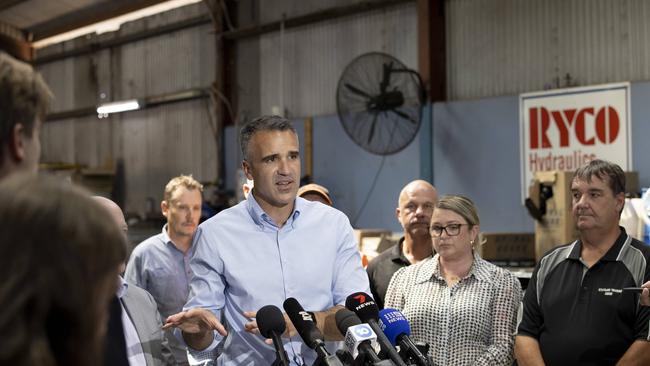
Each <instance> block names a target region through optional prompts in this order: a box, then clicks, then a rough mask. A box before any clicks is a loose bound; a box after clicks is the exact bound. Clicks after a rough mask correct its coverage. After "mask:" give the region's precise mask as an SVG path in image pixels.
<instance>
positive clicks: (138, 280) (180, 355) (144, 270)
mask: <svg viewBox="0 0 650 366" xmlns="http://www.w3.org/2000/svg"><path fill="white" fill-rule="evenodd" d="M192 250H193V247H190V249H189V250H188V251H187V253H183V252H182V251H180V250H178V248H176V246H175V245H174V243H173V242H172V241H171V239H170V238H169V235H168V234H167V225H165V226H164V227H163V228H162V232H161V233H160V234H158V235H154V236H152V237H150V238H149V239H147V240H145V241H143V242H142V243H140V244H138V246H136V247H135V249H133V253H131V257H130V258H129V263H128V264H127V266H126V272H125V273H124V277H125V278H126V280H127V281H128V282H130V283H133V284H135V285H136V286H138V287H141V288H143V289H145V290H147V291H148V292H149V293H150V294H151V296H153V298H154V299H155V300H156V304H157V305H158V312H160V315H161V316H162V317H163V320H164V319H166V318H167V317H168V316H170V315H173V314H176V313H178V312H180V311H181V310H182V309H183V305H185V303H186V302H187V298H188V294H189V292H190V279H191V277H192V270H191V269H190V256H191V254H192ZM165 337H166V338H167V340H168V341H169V346H170V348H171V349H172V352H173V353H174V357H175V358H176V360H179V361H180V362H185V360H186V357H187V351H186V349H185V345H184V344H183V343H182V342H180V341H179V340H178V339H177V338H176V337H175V336H174V335H173V334H172V331H166V332H165Z"/></svg>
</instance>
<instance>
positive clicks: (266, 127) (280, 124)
mask: <svg viewBox="0 0 650 366" xmlns="http://www.w3.org/2000/svg"><path fill="white" fill-rule="evenodd" d="M259 131H291V132H293V133H296V129H295V128H294V127H293V124H292V123H291V121H289V120H288V119H286V118H284V117H280V116H261V117H257V118H255V119H253V120H252V121H250V122H248V123H246V124H245V125H244V126H243V127H242V128H241V130H239V147H240V148H241V154H242V158H243V159H244V160H247V159H248V143H249V142H250V140H251V138H252V137H253V135H254V134H255V133H257V132H259Z"/></svg>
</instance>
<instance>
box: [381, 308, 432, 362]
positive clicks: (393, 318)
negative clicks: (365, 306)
mask: <svg viewBox="0 0 650 366" xmlns="http://www.w3.org/2000/svg"><path fill="white" fill-rule="evenodd" d="M379 327H380V328H381V329H382V330H383V331H384V334H385V335H386V337H387V338H388V340H389V341H390V343H391V344H392V345H393V346H396V345H397V344H399V347H400V353H403V354H404V355H405V356H406V358H408V359H410V360H412V363H415V364H416V365H418V366H431V363H430V362H429V359H428V358H427V357H426V356H425V355H424V354H422V352H420V349H419V348H418V347H417V345H416V344H415V343H414V342H413V341H412V340H411V338H410V337H409V336H410V335H411V326H410V325H409V322H408V320H406V317H404V314H402V313H401V312H400V311H399V310H396V309H389V308H387V309H384V310H382V311H380V312H379Z"/></svg>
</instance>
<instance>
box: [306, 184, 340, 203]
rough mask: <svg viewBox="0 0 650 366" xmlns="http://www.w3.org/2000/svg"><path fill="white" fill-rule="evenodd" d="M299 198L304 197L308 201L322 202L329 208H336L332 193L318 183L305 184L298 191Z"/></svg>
mask: <svg viewBox="0 0 650 366" xmlns="http://www.w3.org/2000/svg"><path fill="white" fill-rule="evenodd" d="M298 197H302V198H304V199H306V200H307V201H312V202H320V203H322V204H325V205H328V206H334V204H333V203H332V198H331V197H330V191H329V190H328V189H327V188H325V187H323V186H321V185H320V184H316V183H309V184H305V185H304V186H302V187H300V189H298Z"/></svg>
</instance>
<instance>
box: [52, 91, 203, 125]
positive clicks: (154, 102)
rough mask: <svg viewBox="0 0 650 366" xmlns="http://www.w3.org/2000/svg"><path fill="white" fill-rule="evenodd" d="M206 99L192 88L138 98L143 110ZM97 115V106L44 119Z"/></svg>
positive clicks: (55, 114)
mask: <svg viewBox="0 0 650 366" xmlns="http://www.w3.org/2000/svg"><path fill="white" fill-rule="evenodd" d="M206 97H208V92H207V89H206V88H193V89H187V90H181V91H178V92H173V93H166V94H160V95H151V96H146V97H143V98H138V100H141V101H142V102H143V108H144V109H146V108H151V107H155V106H158V105H162V104H169V103H177V102H182V101H186V100H193V99H200V98H206ZM92 115H97V106H88V107H83V108H77V109H71V110H67V111H61V112H55V113H48V114H47V116H46V117H45V121H46V122H52V121H57V120H62V119H68V118H79V117H86V116H92Z"/></svg>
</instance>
